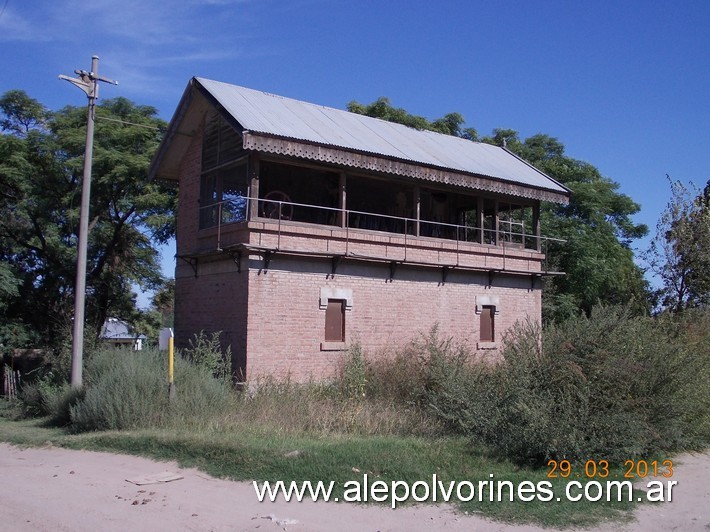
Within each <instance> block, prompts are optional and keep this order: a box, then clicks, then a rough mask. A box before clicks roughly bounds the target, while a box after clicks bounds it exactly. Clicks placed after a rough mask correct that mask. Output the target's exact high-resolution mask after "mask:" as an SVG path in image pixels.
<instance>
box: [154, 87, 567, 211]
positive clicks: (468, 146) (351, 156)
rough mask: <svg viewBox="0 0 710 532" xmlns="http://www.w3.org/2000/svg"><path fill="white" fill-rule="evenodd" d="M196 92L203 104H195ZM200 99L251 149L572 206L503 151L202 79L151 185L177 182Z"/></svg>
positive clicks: (187, 98)
mask: <svg viewBox="0 0 710 532" xmlns="http://www.w3.org/2000/svg"><path fill="white" fill-rule="evenodd" d="M195 90H197V91H198V92H199V93H200V94H201V95H202V98H200V97H198V98H194V96H195V94H194V92H195ZM195 99H196V100H206V101H208V102H209V103H210V104H212V105H214V106H216V107H217V108H220V109H221V110H222V112H223V113H225V115H226V116H225V117H226V118H228V119H230V120H231V121H232V122H233V123H235V122H236V124H235V125H236V126H238V127H239V128H240V129H242V130H243V131H242V133H243V139H244V147H245V148H246V149H252V150H256V151H261V152H267V153H275V154H279V155H290V156H296V157H301V158H306V159H312V160H319V161H323V162H329V163H334V164H337V165H344V166H351V167H356V168H363V169H368V170H374V171H378V172H384V173H393V174H397V175H404V176H408V177H414V178H419V179H425V180H431V181H438V182H445V183H448V184H454V185H458V186H465V187H469V188H477V189H484V190H489V191H494V192H501V193H509V194H513V195H519V196H524V197H531V198H536V199H544V200H550V201H556V202H560V203H566V202H567V200H568V196H569V189H567V188H566V187H564V186H563V185H561V184H560V183H558V182H557V181H555V180H554V179H552V178H551V177H549V176H547V175H546V174H544V173H543V172H541V171H539V170H538V169H536V168H535V167H533V166H532V165H530V164H529V163H527V162H525V161H523V160H522V159H520V158H519V157H517V156H516V155H514V154H513V153H511V152H509V151H508V150H506V149H504V148H500V147H498V146H492V145H490V144H484V143H480V142H472V141H470V140H466V139H461V138H458V137H453V136H451V135H444V134H441V133H435V132H432V131H422V130H417V129H414V128H411V127H408V126H404V125H402V124H396V123H393V122H387V121H385V120H380V119H377V118H371V117H367V116H363V115H359V114H355V113H351V112H348V111H344V110H340V109H334V108H331V107H324V106H320V105H315V104H311V103H306V102H302V101H298V100H294V99H291V98H285V97H283V96H277V95H274V94H269V93H266V92H261V91H257V90H253V89H248V88H245V87H239V86H236V85H230V84H227V83H222V82H219V81H212V80H208V79H204V78H193V79H192V80H191V82H190V84H189V85H188V88H187V90H186V91H185V95H184V96H183V99H182V101H181V103H180V106H179V107H178V109H177V111H176V113H175V116H174V117H173V119H172V121H171V123H170V128H169V131H168V135H166V138H165V139H164V140H163V144H161V147H160V149H159V151H158V154H157V155H156V158H155V159H154V161H153V165H152V168H151V174H152V175H153V176H154V177H155V176H157V177H166V178H171V177H172V178H173V179H175V178H176V177H177V175H176V171H177V165H176V163H178V162H179V161H176V160H175V159H174V157H175V156H177V155H178V154H177V153H173V156H172V157H173V161H172V164H171V163H170V158H171V152H173V151H174V150H172V149H171V145H172V143H173V142H174V141H178V143H179V144H181V145H183V146H184V145H185V141H184V140H183V141H182V142H180V141H179V140H178V139H176V137H175V135H176V133H178V132H180V131H182V129H184V128H183V127H182V126H183V122H184V121H185V118H186V117H187V116H188V115H190V107H191V106H195V105H197V106H199V107H204V103H203V104H202V105H199V104H196V103H195V102H194V101H193V100H195ZM193 116H194V113H193ZM194 127H196V126H195V125H194V124H193V125H192V128H194ZM182 132H184V131H182ZM178 151H181V150H178Z"/></svg>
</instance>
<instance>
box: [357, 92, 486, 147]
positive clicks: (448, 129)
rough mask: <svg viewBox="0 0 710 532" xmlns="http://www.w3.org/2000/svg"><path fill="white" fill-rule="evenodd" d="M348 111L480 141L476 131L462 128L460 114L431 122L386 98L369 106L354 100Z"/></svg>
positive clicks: (450, 114) (449, 115) (463, 120)
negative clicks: (396, 105)
mask: <svg viewBox="0 0 710 532" xmlns="http://www.w3.org/2000/svg"><path fill="white" fill-rule="evenodd" d="M347 109H348V111H350V112H351V113H357V114H359V115H365V116H370V117H372V118H380V119H382V120H387V121H388V122H396V123H397V124H403V125H405V126H409V127H413V128H414V129H423V130H428V131H436V132H437V133H443V134H445V135H453V136H455V137H462V138H465V139H469V140H477V139H478V132H477V131H476V130H475V129H473V128H462V126H463V124H464V123H465V122H466V120H465V119H464V117H463V116H461V115H460V114H459V113H449V114H447V115H445V116H444V117H442V118H438V119H436V120H434V121H433V122H430V121H429V120H427V119H426V118H424V117H423V116H417V115H413V114H410V113H408V112H407V111H406V110H404V109H402V108H401V107H393V106H392V104H391V103H390V101H389V98H385V97H384V96H383V97H381V98H378V99H377V100H376V101H374V102H373V103H371V104H368V105H363V104H361V103H358V102H356V101H354V100H353V101H351V102H350V103H348V105H347Z"/></svg>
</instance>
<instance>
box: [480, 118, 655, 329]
mask: <svg viewBox="0 0 710 532" xmlns="http://www.w3.org/2000/svg"><path fill="white" fill-rule="evenodd" d="M482 140H483V142H488V143H490V144H496V145H499V146H500V145H504V146H506V148H507V149H508V150H510V151H512V152H513V153H515V154H516V155H518V156H520V157H522V158H523V159H525V160H526V161H528V162H530V163H531V164H532V165H534V166H535V167H536V168H538V169H539V170H541V171H543V172H545V173H546V174H547V175H549V176H550V177H552V178H553V179H555V180H557V181H559V182H560V183H562V184H563V185H565V186H566V187H568V188H569V189H570V190H571V191H572V195H571V197H570V202H569V204H568V205H558V204H552V203H544V204H543V207H542V210H541V226H542V232H543V234H545V235H549V236H553V237H556V238H560V239H563V240H565V243H559V242H554V241H550V242H549V243H548V244H547V246H546V249H545V250H544V251H546V253H547V256H548V261H549V266H550V267H551V269H555V270H558V271H563V272H565V275H564V276H558V277H552V278H548V279H547V280H546V284H545V290H544V292H543V315H544V318H545V320H546V321H549V320H552V321H560V320H563V319H566V318H567V317H569V316H571V315H572V314H575V313H578V312H579V311H580V309H581V310H582V311H584V312H585V313H586V314H587V315H589V314H590V313H591V311H592V308H593V307H594V306H595V305H596V304H598V303H603V304H610V305H613V304H619V303H624V304H629V305H631V307H632V308H633V309H635V310H636V312H638V313H646V312H648V311H649V291H648V283H647V282H646V280H645V279H644V277H643V270H642V269H641V268H640V267H639V266H637V265H636V263H635V262H634V254H633V251H632V249H631V244H632V242H633V241H634V240H636V239H638V238H641V237H643V236H645V235H646V234H647V233H648V227H647V226H646V225H644V224H636V223H634V221H633V220H632V218H631V217H632V216H633V215H634V214H636V213H637V212H639V210H640V206H639V205H638V204H637V203H636V202H634V201H633V200H632V199H631V198H630V197H629V196H627V195H626V194H622V193H620V192H619V190H618V189H619V184H618V183H616V182H614V181H612V180H611V179H609V178H606V177H604V176H602V175H601V172H599V170H598V169H597V168H596V167H595V166H593V165H592V164H590V163H587V162H585V161H580V160H577V159H574V158H572V157H569V156H567V155H565V147H564V145H563V144H562V143H561V142H560V141H559V140H558V139H556V138H554V137H551V136H549V135H544V134H537V135H533V136H531V137H528V138H527V139H525V141H521V140H520V138H519V137H518V133H517V132H516V131H514V130H511V129H497V130H495V131H494V132H493V135H492V136H490V137H484V138H483V139H482Z"/></svg>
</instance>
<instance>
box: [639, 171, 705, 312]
mask: <svg viewBox="0 0 710 532" xmlns="http://www.w3.org/2000/svg"><path fill="white" fill-rule="evenodd" d="M668 180H669V181H670V185H671V198H670V200H669V202H668V205H667V206H666V209H665V210H664V211H663V213H662V214H661V218H660V220H659V221H658V225H657V226H656V236H655V238H654V239H653V240H652V241H651V244H650V246H649V249H648V251H647V252H646V253H645V254H644V258H645V260H646V262H647V263H648V265H649V268H650V269H651V271H652V272H653V273H655V274H656V275H658V277H660V279H661V281H662V282H663V287H662V288H660V289H659V290H658V299H659V300H660V305H661V307H662V308H664V309H668V310H671V311H673V312H676V313H679V312H682V311H683V310H685V309H687V308H691V307H700V306H708V305H710V180H708V182H707V184H706V185H705V189H704V190H702V191H698V190H697V189H694V188H693V187H687V186H685V185H684V184H683V183H682V182H681V181H673V180H671V179H670V177H669V178H668Z"/></svg>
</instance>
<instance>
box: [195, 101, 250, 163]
mask: <svg viewBox="0 0 710 532" xmlns="http://www.w3.org/2000/svg"><path fill="white" fill-rule="evenodd" d="M240 155H242V135H241V134H240V133H239V132H238V131H237V130H236V129H234V128H233V127H232V125H231V124H229V123H228V122H227V121H226V120H225V119H224V118H223V117H222V115H220V114H219V113H213V114H211V115H209V116H208V117H207V118H206V120H205V132H204V135H203V137H202V171H203V172H205V171H207V170H211V169H213V168H216V167H218V166H221V165H223V164H226V163H228V162H230V161H233V160H234V159H236V158H237V157H239V156H240Z"/></svg>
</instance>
